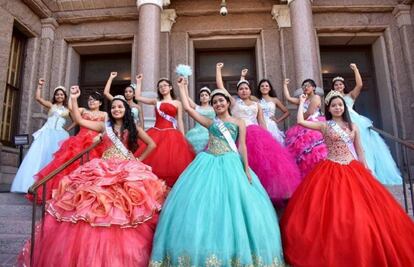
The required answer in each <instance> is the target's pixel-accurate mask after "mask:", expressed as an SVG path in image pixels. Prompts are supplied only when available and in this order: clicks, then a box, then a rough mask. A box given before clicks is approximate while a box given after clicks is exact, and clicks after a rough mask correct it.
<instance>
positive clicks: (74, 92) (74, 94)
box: [70, 85, 81, 99]
mask: <svg viewBox="0 0 414 267" xmlns="http://www.w3.org/2000/svg"><path fill="white" fill-rule="evenodd" d="M80 93H81V92H80V89H79V86H78V85H73V86H71V87H70V97H71V98H74V99H77V98H78V97H79V96H80Z"/></svg>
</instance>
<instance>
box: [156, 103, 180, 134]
mask: <svg viewBox="0 0 414 267" xmlns="http://www.w3.org/2000/svg"><path fill="white" fill-rule="evenodd" d="M160 110H161V111H163V112H165V114H167V115H170V116H171V117H174V118H175V117H176V116H177V108H176V107H175V106H174V105H173V104H171V103H165V102H163V103H161V105H160ZM154 127H155V128H159V129H167V128H174V125H173V123H172V122H170V121H168V120H166V119H164V118H163V117H162V116H161V115H160V114H159V113H158V112H157V109H156V108H155V125H154Z"/></svg>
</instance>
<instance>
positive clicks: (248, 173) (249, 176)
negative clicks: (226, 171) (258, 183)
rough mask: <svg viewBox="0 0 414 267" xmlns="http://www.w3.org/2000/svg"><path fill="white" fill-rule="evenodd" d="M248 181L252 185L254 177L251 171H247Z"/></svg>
mask: <svg viewBox="0 0 414 267" xmlns="http://www.w3.org/2000/svg"><path fill="white" fill-rule="evenodd" d="M246 176H247V179H248V180H249V183H250V184H252V175H251V174H250V172H249V170H247V171H246Z"/></svg>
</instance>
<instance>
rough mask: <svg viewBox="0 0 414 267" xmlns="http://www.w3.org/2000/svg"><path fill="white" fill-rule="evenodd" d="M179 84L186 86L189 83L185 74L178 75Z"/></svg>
mask: <svg viewBox="0 0 414 267" xmlns="http://www.w3.org/2000/svg"><path fill="white" fill-rule="evenodd" d="M177 84H178V86H180V87H181V86H185V85H187V81H186V79H185V78H184V77H183V76H180V77H178V79H177Z"/></svg>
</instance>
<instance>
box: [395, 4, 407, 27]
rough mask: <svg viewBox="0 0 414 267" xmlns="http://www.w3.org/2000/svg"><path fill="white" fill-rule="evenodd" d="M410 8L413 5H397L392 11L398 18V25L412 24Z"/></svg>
mask: <svg viewBox="0 0 414 267" xmlns="http://www.w3.org/2000/svg"><path fill="white" fill-rule="evenodd" d="M410 9H411V7H410V6H409V5H397V6H396V7H395V8H394V10H393V11H392V14H393V15H394V17H395V18H396V19H397V25H398V27H399V28H401V27H402V26H405V25H411V24H412V21H411V14H410Z"/></svg>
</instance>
